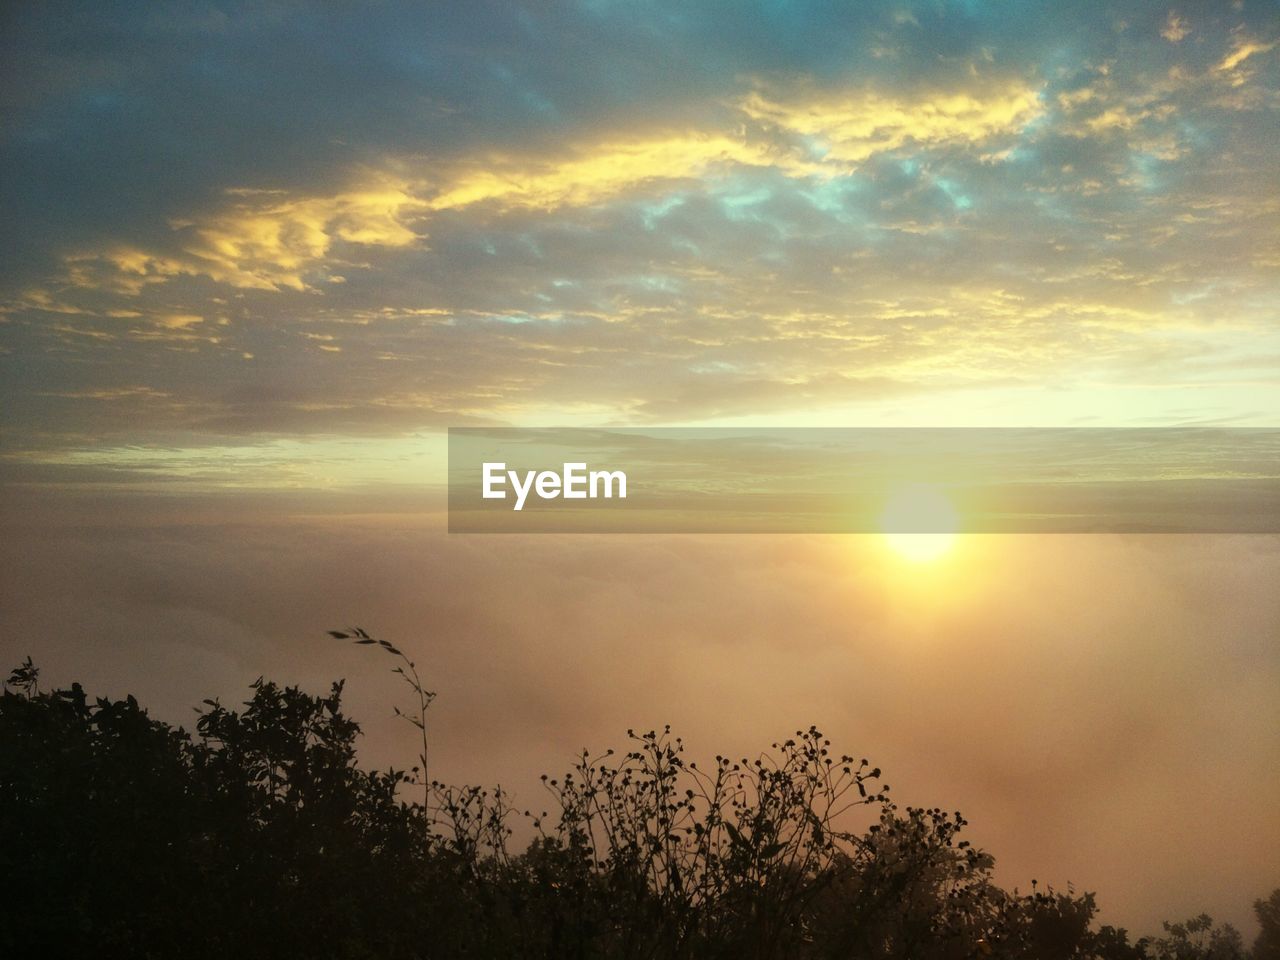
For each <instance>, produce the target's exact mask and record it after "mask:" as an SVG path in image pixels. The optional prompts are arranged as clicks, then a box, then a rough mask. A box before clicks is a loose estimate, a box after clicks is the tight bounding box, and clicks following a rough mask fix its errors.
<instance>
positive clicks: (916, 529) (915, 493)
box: [880, 484, 960, 563]
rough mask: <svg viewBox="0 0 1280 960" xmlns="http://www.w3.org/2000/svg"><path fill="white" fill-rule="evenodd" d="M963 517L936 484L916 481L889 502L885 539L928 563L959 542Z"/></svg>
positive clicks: (883, 520) (884, 520)
mask: <svg viewBox="0 0 1280 960" xmlns="http://www.w3.org/2000/svg"><path fill="white" fill-rule="evenodd" d="M959 526H960V518H959V517H958V516H957V515H956V510H955V507H953V506H952V505H951V501H950V500H948V499H947V498H946V496H944V495H943V494H942V493H941V492H940V491H938V490H937V489H936V488H934V487H930V486H926V485H924V484H913V485H911V486H909V487H904V488H903V489H902V490H899V491H898V492H897V493H896V494H894V496H893V497H892V498H891V499H890V500H889V502H888V503H887V504H886V505H885V509H884V513H883V514H881V516H880V529H881V530H882V531H883V532H884V538H885V542H886V543H887V544H888V545H889V547H890V548H891V549H892V550H893V551H894V552H895V553H897V554H898V555H900V556H902V557H905V558H906V559H907V560H910V561H912V562H913V563H927V562H928V561H930V560H936V559H938V558H939V557H941V556H942V555H943V554H945V553H946V552H947V551H948V550H950V549H951V547H952V546H953V545H954V544H955V540H956V531H957V530H958V529H959Z"/></svg>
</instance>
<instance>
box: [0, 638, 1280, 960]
mask: <svg viewBox="0 0 1280 960" xmlns="http://www.w3.org/2000/svg"><path fill="white" fill-rule="evenodd" d="M337 633H346V634H348V636H343V637H339V639H351V638H354V639H355V640H357V641H362V640H371V641H372V638H370V637H368V635H367V634H365V633H364V632H363V631H345V632H344V631H335V634H337ZM372 643H374V644H378V645H379V646H382V647H383V649H387V650H388V652H389V653H390V654H391V655H393V656H399V657H402V656H403V655H402V654H400V653H399V651H397V650H395V649H394V648H388V646H387V645H383V644H381V642H379V641H372ZM405 662H406V663H407V662H408V661H407V660H406V661H405ZM408 666H409V669H408V670H406V671H405V672H404V673H403V674H402V676H405V675H407V677H406V678H407V680H408V682H410V684H411V686H413V687H414V689H415V690H416V691H417V692H418V693H419V706H420V711H419V713H418V714H417V716H416V717H414V716H412V715H411V716H410V719H411V720H412V719H417V720H421V721H422V723H421V726H420V727H419V729H420V731H421V732H422V733H423V735H424V738H425V733H426V723H425V713H426V709H427V707H428V706H429V705H430V697H429V696H428V695H427V692H426V691H425V690H424V689H423V688H422V684H421V682H420V680H419V679H418V676H417V673H416V671H414V670H413V665H412V664H409V665H408ZM38 680H39V672H38V670H36V668H35V667H34V666H33V665H32V664H31V663H30V661H27V662H26V663H24V664H23V665H22V666H20V667H19V668H17V669H16V670H14V672H13V673H12V674H11V675H10V677H9V679H8V682H7V683H6V685H5V690H4V693H3V695H2V696H0V955H5V956H29V955H35V954H37V953H38V952H43V953H48V952H50V951H51V950H53V949H54V948H55V947H56V949H57V951H58V952H64V953H68V954H71V953H79V952H82V951H84V952H87V951H94V952H96V953H97V954H100V955H106V956H128V957H177V956H182V957H194V958H204V957H208V958H214V957H245V958H275V957H316V958H323V957H333V958H357V957H379V958H402V957H403V958H442V960H453V958H461V957H494V958H499V957H504V958H505V957H513V958H560V957H568V958H583V960H586V958H602V960H603V958H673V960H674V958H704V957H705V958H720V957H735V958H748V960H750V958H797V960H802V958H803V960H807V958H836V957H843V958H850V957H856V958H911V960H917V958H919V960H953V958H954V960H961V958H968V957H996V958H1009V960H1059V958H1060V960H1145V958H1159V960H1166V958H1170V960H1172V958H1177V960H1183V958H1197V960H1228V958H1236V957H1243V956H1244V954H1243V952H1242V948H1241V947H1240V945H1239V935H1238V934H1235V935H1234V939H1233V938H1232V934H1234V931H1230V928H1214V927H1212V925H1211V923H1210V922H1209V921H1208V919H1207V918H1197V919H1196V920H1194V921H1190V922H1188V923H1187V924H1180V925H1170V926H1168V927H1167V929H1166V933H1167V937H1165V938H1163V939H1161V940H1157V941H1152V942H1150V943H1148V942H1145V941H1140V942H1138V943H1136V944H1135V943H1131V942H1130V941H1129V938H1128V936H1127V934H1125V932H1124V931H1122V930H1115V929H1113V928H1109V927H1103V928H1101V929H1098V930H1095V929H1093V926H1092V921H1093V919H1094V917H1095V914H1096V905H1095V902H1094V897H1093V895H1092V894H1083V895H1076V894H1075V893H1074V892H1072V891H1067V892H1065V893H1064V892H1060V891H1052V890H1040V889H1037V888H1034V887H1033V890H1032V892H1031V893H1030V894H1019V893H1017V892H1016V891H1015V892H1008V891H1005V890H1002V889H1001V888H1000V887H998V886H997V885H996V884H995V883H994V882H993V880H992V878H991V871H992V866H993V862H994V861H993V859H992V858H991V856H989V855H988V854H986V853H984V852H982V851H980V850H976V849H974V848H973V847H972V846H970V845H969V844H968V843H967V842H966V841H964V840H962V839H960V835H961V832H962V830H963V827H964V826H965V821H964V819H963V818H962V817H961V816H960V815H959V814H952V813H947V812H944V811H942V810H937V809H932V810H922V809H917V808H910V807H908V808H899V807H898V806H897V805H896V804H894V803H893V802H891V801H890V799H889V788H888V787H887V786H885V785H884V784H883V783H882V781H881V776H880V771H879V770H878V769H876V768H874V767H872V766H870V764H869V763H868V761H866V760H854V759H853V758H852V757H851V756H848V755H845V754H838V753H836V752H835V751H834V750H833V749H832V746H831V744H830V742H829V741H828V740H827V739H826V738H825V737H824V736H823V735H822V734H821V733H820V732H819V731H818V730H817V729H815V728H812V727H811V728H809V729H808V730H803V731H799V732H798V733H797V734H796V735H795V737H793V738H792V739H788V740H785V741H782V742H780V743H776V744H774V745H773V747H772V748H771V750H770V751H768V752H766V753H764V754H762V755H761V756H759V757H757V758H754V759H746V758H743V759H738V760H731V759H729V758H726V757H717V758H716V759H715V762H714V764H712V765H710V766H708V767H706V768H703V767H701V766H699V765H698V764H696V763H695V762H693V761H690V760H687V759H686V758H685V755H684V744H683V742H682V741H681V740H680V738H679V737H675V736H673V735H672V734H671V732H670V730H668V729H666V728H664V729H662V730H652V731H648V732H643V733H635V732H631V733H630V741H631V747H630V749H629V750H627V751H626V752H625V753H623V754H621V755H616V754H614V753H613V752H612V751H606V752H605V753H603V754H600V755H597V756H593V755H591V754H590V753H588V752H585V751H584V752H583V753H582V754H581V755H580V756H579V758H578V760H577V761H576V763H575V764H574V766H573V768H572V769H571V770H570V771H568V772H567V773H566V774H564V775H563V776H560V777H555V778H547V779H546V780H545V786H546V790H547V796H548V798H549V799H550V801H551V803H550V804H549V806H551V808H552V812H550V813H546V812H544V813H537V814H535V813H533V812H532V811H525V812H524V813H523V815H524V816H527V817H528V819H529V822H530V826H531V828H532V831H533V834H534V839H533V840H532V842H530V843H529V844H528V845H527V846H526V847H525V848H524V849H523V850H520V851H518V852H517V851H515V850H513V849H512V837H513V829H512V826H511V823H512V820H513V818H515V817H517V816H518V815H519V813H518V812H517V811H516V810H515V809H514V808H513V806H512V801H511V798H510V797H508V796H507V795H506V794H504V793H503V792H502V791H501V790H495V791H492V792H491V791H486V790H483V789H481V788H478V787H449V786H446V785H444V784H441V783H439V782H436V781H427V780H426V778H425V757H426V754H425V743H424V750H423V757H422V761H423V774H422V775H416V774H413V773H411V772H408V773H407V772H404V771H397V770H389V771H385V772H373V771H364V770H362V769H361V768H360V767H359V765H358V763H357V760H356V749H355V744H356V739H357V737H358V735H359V727H358V725H357V724H356V723H355V722H354V721H352V720H350V719H348V718H347V717H346V716H345V715H344V714H343V713H342V710H341V697H342V684H341V683H335V684H334V685H333V687H332V688H331V690H330V691H329V693H328V695H326V696H311V695H309V694H306V693H304V692H303V691H301V690H299V689H297V688H294V687H280V686H278V685H276V684H273V683H270V682H268V681H265V680H262V679H259V680H257V681H255V682H254V683H253V684H252V685H251V696H250V697H249V699H248V700H246V701H245V702H244V703H243V704H242V705H240V706H239V707H238V708H237V709H230V708H228V707H224V706H223V705H222V704H221V703H219V702H218V701H216V700H206V701H204V703H203V705H202V707H201V708H199V709H198V710H197V713H198V717H197V720H196V723H195V727H194V730H193V731H192V732H188V731H186V730H184V729H181V728H174V727H172V726H170V725H167V724H164V723H162V722H159V721H156V720H153V719H152V718H150V717H149V716H148V715H147V713H146V711H145V710H144V709H143V708H142V707H141V706H140V705H139V704H138V703H137V701H136V700H134V698H132V697H126V698H125V699H123V700H110V699H106V698H98V699H94V700H92V701H91V700H90V699H89V697H88V696H87V695H86V694H85V692H84V690H83V689H82V688H81V687H80V685H79V684H72V685H71V687H70V688H68V689H58V690H52V691H48V692H45V691H42V690H41V689H40V687H39V684H38ZM415 726H419V725H418V724H416V723H415ZM418 788H422V789H423V790H424V792H423V793H422V794H421V797H422V799H421V800H413V801H409V800H406V799H404V797H403V796H402V794H404V793H405V792H406V790H407V791H409V792H411V793H417V790H418ZM1276 904H1280V891H1277V893H1276V894H1274V895H1273V896H1272V898H1271V900H1270V901H1267V902H1265V903H1264V902H1263V901H1259V904H1258V911H1259V917H1260V919H1262V920H1263V935H1262V936H1260V937H1259V941H1258V946H1257V947H1256V951H1257V952H1256V954H1255V956H1256V960H1269V956H1270V955H1268V954H1267V953H1266V952H1265V950H1266V949H1269V947H1268V946H1267V944H1268V943H1269V942H1270V941H1267V940H1265V938H1266V937H1267V936H1274V933H1275V925H1274V917H1275V913H1276V909H1275V906H1276ZM1267 910H1270V911H1271V912H1270V913H1267V912H1266V911H1267ZM1269 931H1270V932H1269ZM1229 949H1230V950H1235V951H1236V952H1234V953H1231V952H1224V951H1227V950H1229Z"/></svg>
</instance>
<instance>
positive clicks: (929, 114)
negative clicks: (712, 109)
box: [739, 85, 1043, 166]
mask: <svg viewBox="0 0 1280 960" xmlns="http://www.w3.org/2000/svg"><path fill="white" fill-rule="evenodd" d="M739 107H740V109H741V110H742V112H743V113H745V114H746V115H747V116H748V117H750V118H751V119H753V120H756V121H758V122H760V123H763V124H766V125H767V126H769V127H772V128H775V129H777V130H779V131H781V132H783V133H786V134H791V135H798V136H801V137H805V138H809V139H811V140H817V141H821V143H822V146H823V147H824V153H823V161H824V162H825V163H826V164H843V165H845V166H849V165H854V164H858V163H862V162H864V161H866V160H867V159H868V158H870V157H872V156H874V155H875V154H877V153H884V152H886V151H890V150H897V149H899V148H901V147H903V146H906V145H907V144H909V143H915V144H920V145H937V144H956V143H980V142H982V141H985V140H987V139H990V138H991V137H994V136H998V135H1002V134H1013V133H1016V132H1018V131H1019V130H1021V129H1022V128H1023V127H1025V126H1026V125H1027V124H1028V123H1029V122H1030V121H1032V120H1033V119H1035V118H1036V117H1037V116H1039V115H1040V113H1041V111H1042V109H1043V108H1042V105H1041V103H1040V99H1039V96H1038V93H1037V91H1036V90H1035V89H1034V88H1032V87H1027V86H1021V85H1011V86H1006V87H996V88H992V89H989V90H986V91H974V92H964V91H958V92H943V93H926V94H923V95H917V96H914V97H903V96H898V95H892V94H885V93H880V92H877V91H875V90H869V89H859V90H845V91H835V92H830V91H815V90H813V89H811V88H801V89H799V90H796V91H794V92H792V93H789V94H784V95H781V96H778V95H768V94H766V93H764V92H761V91H755V92H753V93H751V94H749V95H748V96H747V97H745V98H744V99H743V100H742V101H741V102H740V104H739Z"/></svg>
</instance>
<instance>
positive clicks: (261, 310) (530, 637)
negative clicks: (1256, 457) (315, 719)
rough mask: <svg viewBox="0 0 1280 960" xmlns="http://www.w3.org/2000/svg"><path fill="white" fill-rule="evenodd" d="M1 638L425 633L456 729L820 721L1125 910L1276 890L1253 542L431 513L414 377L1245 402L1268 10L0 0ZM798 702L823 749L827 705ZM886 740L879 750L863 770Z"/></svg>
mask: <svg viewBox="0 0 1280 960" xmlns="http://www.w3.org/2000/svg"><path fill="white" fill-rule="evenodd" d="M0 18H2V22H0V48H2V50H0V73H2V75H3V76H2V79H0V117H2V118H3V122H2V123H0V205H2V208H3V210H4V216H3V217H0V237H2V238H3V244H4V251H5V255H4V257H3V258H0V479H3V481H4V484H5V486H4V493H3V499H2V500H0V509H2V513H0V524H2V525H3V527H4V532H5V537H6V543H7V544H9V546H10V549H8V550H7V551H5V555H4V558H3V559H2V560H0V598H3V603H2V604H0V628H2V633H3V636H4V637H5V639H3V640H0V652H3V653H4V654H5V655H6V656H9V657H10V659H11V660H12V661H13V662H15V663H16V662H17V660H18V659H20V658H21V657H23V656H25V655H27V654H30V655H32V656H33V657H34V658H35V659H36V660H37V662H40V663H43V664H45V666H46V670H47V671H48V672H49V673H50V675H51V676H52V677H54V678H56V679H61V680H65V681H69V680H70V679H72V678H78V679H82V680H84V681H85V682H86V684H88V685H89V686H91V687H92V686H94V685H102V686H104V687H106V688H108V689H109V690H111V691H113V692H116V693H123V692H126V691H132V692H137V693H139V694H140V695H141V696H142V697H143V699H144V701H146V702H153V703H154V704H155V709H156V710H157V713H159V714H163V715H164V716H166V717H170V718H174V719H177V720H183V719H185V718H187V717H188V716H189V715H190V714H189V707H190V705H191V704H194V703H197V702H198V701H199V700H200V699H201V698H203V697H205V696H209V695H211V694H219V695H223V696H226V697H232V696H234V695H235V692H236V691H237V690H239V689H241V688H243V687H244V685H245V684H247V683H248V682H249V681H251V680H252V679H254V678H255V677H256V676H257V675H258V674H260V673H264V672H265V673H268V674H269V675H272V676H276V677H279V678H280V679H285V680H297V681H299V682H306V683H308V684H311V685H312V686H314V687H315V688H316V689H321V687H322V685H323V684H325V683H326V682H327V680H329V679H331V678H332V677H333V676H337V675H343V676H347V677H349V678H351V684H350V689H351V691H352V696H353V697H354V698H355V700H354V702H355V703H357V704H358V705H359V706H360V707H361V709H360V710H358V711H357V716H358V717H360V718H362V719H365V720H366V729H367V731H368V736H367V738H366V739H367V740H368V744H367V747H368V755H369V756H370V757H371V758H375V759H379V760H386V761H388V762H389V761H390V760H391V759H392V758H393V757H397V756H399V757H403V756H404V755H405V754H406V753H408V752H409V751H410V750H411V749H412V747H411V739H410V740H405V739H404V738H403V736H402V734H401V733H400V732H398V731H397V730H396V728H395V726H394V725H393V724H391V723H390V722H388V721H387V720H386V715H387V714H389V713H390V709H389V706H388V701H389V698H393V697H394V696H395V688H394V687H393V686H390V685H388V684H387V683H386V682H385V681H386V679H387V678H385V677H384V676H383V673H384V671H383V669H382V668H383V667H384V666H386V665H385V664H379V663H377V662H372V661H370V660H369V658H367V657H359V656H355V655H354V654H355V652H353V651H347V650H343V649H339V648H336V647H333V646H330V645H326V644H325V642H324V641H323V639H322V636H323V632H324V631H325V630H326V629H329V628H331V627H341V626H345V625H347V624H350V623H358V624H360V625H362V626H365V627H367V628H369V629H371V630H373V631H374V632H377V633H381V634H385V635H387V636H389V637H390V638H392V639H394V640H396V642H397V643H399V644H400V645H402V646H407V647H412V648H414V649H415V650H416V651H418V657H419V660H420V662H422V663H423V664H426V665H427V666H428V672H429V673H430V674H431V675H432V676H434V677H436V678H437V680H436V681H435V682H436V686H437V687H438V688H439V691H440V699H439V701H438V703H437V706H436V707H435V708H433V709H434V710H435V711H436V713H437V724H438V726H437V728H436V729H437V730H438V741H437V744H438V755H439V756H440V757H441V758H442V759H441V761H440V763H441V766H442V768H443V769H442V772H444V771H445V770H447V771H448V772H449V774H450V775H451V776H453V777H455V778H456V779H459V780H466V779H471V780H487V781H491V780H495V779H502V780H503V782H504V783H513V784H517V785H522V784H526V783H527V784H528V786H527V788H525V787H518V790H517V792H518V793H519V792H520V790H523V789H527V790H528V791H529V792H530V793H533V792H535V791H536V786H535V784H536V780H535V775H536V774H537V773H539V772H541V771H542V770H544V769H556V768H557V767H558V766H559V765H562V764H563V763H566V762H567V761H568V758H569V757H570V756H571V755H572V754H573V753H574V752H575V751H577V750H578V749H580V748H581V747H582V746H583V745H584V743H591V744H593V745H594V744H599V745H602V746H604V745H615V746H616V745H619V742H620V740H621V737H622V735H623V733H624V731H625V730H626V728H627V727H630V726H636V727H644V728H648V727H650V726H654V725H657V724H661V723H665V722H673V723H678V724H679V725H680V726H681V727H682V728H683V732H684V734H685V736H686V739H687V740H689V741H690V742H691V743H692V744H705V745H706V751H707V752H708V753H710V754H714V753H716V752H727V751H730V750H737V749H741V750H747V751H752V750H755V749H758V748H759V747H760V746H763V745H766V744H767V743H768V742H770V741H772V740H773V739H777V738H778V737H779V736H784V735H786V734H787V733H789V732H790V731H791V730H792V729H794V728H797V727H802V726H807V725H808V724H809V723H817V724H819V725H820V726H823V727H824V728H826V729H827V730H828V732H829V733H831V734H832V735H833V739H835V740H836V741H837V743H844V744H847V748H848V749H849V750H850V752H858V753H862V752H865V753H867V754H868V755H870V756H874V757H875V758H876V762H878V763H880V765H881V766H883V768H884V769H885V771H886V777H887V779H888V780H889V782H891V783H893V784H894V791H895V794H896V795H897V796H898V797H899V799H900V800H902V801H903V802H911V803H918V804H919V805H923V806H929V805H934V804H937V805H942V806H945V807H955V806H959V807H960V808H961V809H963V810H964V811H965V813H966V816H967V817H968V819H969V820H970V821H971V823H972V824H973V826H972V828H971V829H972V830H973V831H974V834H975V837H976V838H978V839H980V840H981V842H983V843H984V844H985V845H986V846H988V847H989V848H990V849H991V850H992V852H993V853H994V854H995V855H996V857H997V862H998V868H997V869H998V875H999V876H1000V878H1001V879H1002V880H1003V881H1004V882H1007V883H1008V884H1009V885H1011V886H1012V885H1015V884H1017V885H1021V886H1022V887H1023V888H1025V887H1026V886H1027V884H1029V882H1030V880H1031V879H1032V878H1036V879H1039V880H1041V881H1042V882H1043V881H1046V880H1049V881H1052V882H1055V883H1058V884H1065V883H1067V882H1068V881H1069V882H1072V883H1074V884H1075V886H1076V888H1077V889H1096V890H1097V891H1098V894H1099V902H1100V903H1101V905H1102V906H1103V910H1104V916H1105V918H1106V919H1107V920H1108V921H1109V922H1119V923H1123V924H1125V925H1127V926H1130V927H1131V928H1133V929H1134V930H1135V931H1136V932H1152V931H1153V930H1156V929H1158V924H1159V921H1160V920H1162V919H1176V918H1179V917H1180V916H1186V915H1190V914H1192V913H1198V912H1199V911H1200V910H1202V909H1207V910H1209V911H1210V912H1211V913H1213V914H1214V915H1215V916H1218V917H1221V918H1223V919H1229V920H1232V921H1233V922H1236V923H1238V924H1240V925H1241V926H1244V927H1246V928H1248V917H1249V909H1248V905H1249V903H1251V902H1252V900H1253V899H1254V898H1255V897H1259V896H1264V895H1266V894H1267V893H1269V892H1270V890H1271V889H1273V888H1274V887H1276V886H1277V885H1280V874H1277V873H1276V868H1275V865H1276V864H1277V863H1280V825H1278V824H1277V823H1275V821H1274V817H1273V816H1272V815H1270V814H1269V811H1274V809H1275V808H1276V807H1278V806H1280V775H1277V774H1276V772H1275V771H1276V770H1278V769H1280V649H1278V648H1277V644H1276V643H1275V638H1276V636H1277V633H1278V628H1280V602H1277V600H1276V599H1275V598H1274V596H1273V595H1272V594H1273V593H1274V591H1273V590H1272V589H1270V585H1273V584H1274V583H1276V582H1280V576H1277V574H1280V542H1278V541H1277V538H1275V537H1261V536H1253V537H1226V536H1218V537H1213V536H1205V537H1136V536H1093V537H1088V536H1086V537H994V536H984V537H968V538H966V537H962V538H960V540H959V541H958V542H957V543H956V544H955V545H954V547H953V548H952V549H950V550H949V551H948V552H947V553H946V555H945V556H943V557H940V558H938V559H937V560H935V561H931V562H929V563H915V562H912V561H911V560H910V559H909V558H906V557H903V556H901V555H899V554H896V553H894V552H893V551H892V550H889V549H886V546H885V544H884V543H882V542H880V540H879V539H877V538H875V537H808V536H777V537H721V538H717V537H696V536H670V537H650V536H636V537H626V536H617V537H603V538H592V537H573V536H552V535H546V536H528V537H497V538H492V537H489V538H486V537H479V538H477V537H466V536H461V535H452V536H451V535H448V534H446V533H445V532H444V531H445V524H444V519H443V515H442V509H443V500H442V498H441V495H440V484H441V483H442V482H443V479H444V470H445V439H444V433H443V431H444V429H445V428H446V427H449V426H484V425H494V426H505V425H515V426H591V427H607V426H717V425H753V426H896V427H905V426H930V427H938V426H1032V427H1036V426H1053V427H1069V426H1109V427H1110V426H1172V425H1190V424H1207V425H1216V426H1280V423H1278V422H1277V421H1278V420H1280V418H1278V417H1277V411H1278V410H1280V377H1278V376H1277V369H1278V367H1280V325H1278V324H1277V320H1278V319H1280V316H1278V314H1280V306H1278V305H1280V269H1277V268H1280V190H1278V189H1277V187H1278V185H1280V12H1278V11H1277V8H1276V6H1275V5H1274V4H1268V3H1262V2H1254V0H1245V2H1235V3H1229V2H1214V3H1178V4H1166V3H1137V2H1131V3H1070V2H1054V3H1030V2H1028V3H1019V4H1001V3H983V2H979V0H966V2H920V3H910V2H892V3H875V2H866V3H857V4H854V3H816V2H815V3H800V2H782V0H769V2H764V0H761V2H732V3H730V2H720V3H715V2H707V3H688V2H682V3H677V2H671V3H646V2H641V0H627V2H610V0H589V2H588V0H584V2H580V3H567V2H565V3H551V2H547V3H514V2H512V3H483V2H478V0H477V2H468V3H466V4H446V3H440V4H396V3H351V4H313V5H307V4H290V3H252V4H242V5H237V4H211V3H195V2H191V3H182V2H179V3H174V4H166V5H154V4H123V3H118V4H113V3H106V2H100V3H57V2H49V3H42V4H38V5H37V4H32V5H26V6H18V5H16V4H10V5H6V6H5V8H4V11H3V13H0ZM842 749H843V747H842ZM895 770H896V771H899V772H900V773H899V775H898V776H897V777H895V776H894V775H893V774H894V771H895Z"/></svg>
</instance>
